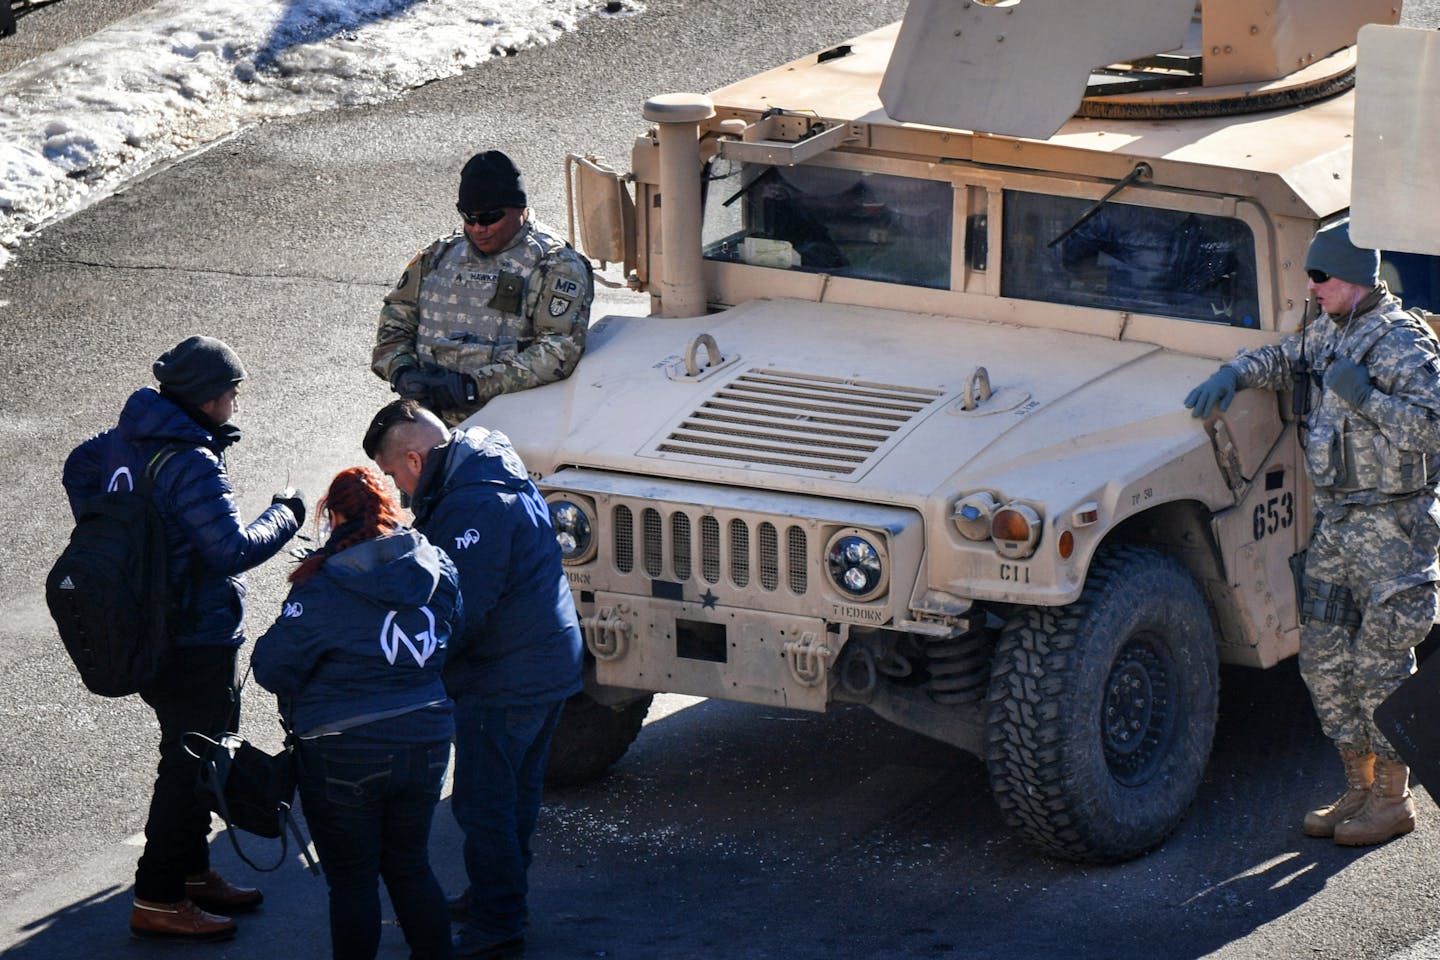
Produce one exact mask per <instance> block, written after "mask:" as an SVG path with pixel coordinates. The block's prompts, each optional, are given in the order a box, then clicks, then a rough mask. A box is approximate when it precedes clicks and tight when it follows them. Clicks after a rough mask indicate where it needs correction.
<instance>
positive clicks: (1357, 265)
mask: <svg viewBox="0 0 1440 960" xmlns="http://www.w3.org/2000/svg"><path fill="white" fill-rule="evenodd" d="M1305 269H1306V270H1323V271H1325V272H1326V273H1328V274H1330V276H1332V277H1339V278H1340V279H1341V280H1344V281H1346V282H1348V283H1353V284H1356V285H1357V286H1361V287H1373V286H1375V284H1377V283H1379V282H1380V251H1379V250H1365V249H1362V248H1360V247H1357V246H1355V245H1354V244H1353V243H1351V242H1350V221H1349V219H1345V220H1341V221H1339V222H1338V223H1332V224H1330V226H1328V227H1325V228H1323V229H1321V230H1319V231H1318V232H1317V233H1316V234H1315V239H1313V240H1311V241H1310V252H1309V253H1307V254H1306V255H1305Z"/></svg>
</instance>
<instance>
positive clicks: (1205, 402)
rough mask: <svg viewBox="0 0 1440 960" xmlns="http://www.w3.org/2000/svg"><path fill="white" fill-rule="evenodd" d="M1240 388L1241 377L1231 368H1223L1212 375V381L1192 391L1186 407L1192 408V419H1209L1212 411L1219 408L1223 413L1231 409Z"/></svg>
mask: <svg viewBox="0 0 1440 960" xmlns="http://www.w3.org/2000/svg"><path fill="white" fill-rule="evenodd" d="M1239 387H1240V375H1239V374H1237V373H1236V372H1235V371H1234V370H1232V369H1230V368H1229V367H1221V368H1220V369H1219V370H1216V371H1215V372H1214V373H1212V374H1210V379H1209V380H1206V381H1205V382H1204V383H1202V384H1200V386H1198V387H1196V388H1195V389H1194V390H1191V391H1190V393H1189V395H1188V396H1186V397H1185V406H1187V407H1189V408H1190V416H1192V417H1208V416H1210V411H1211V410H1214V409H1215V408H1217V407H1218V408H1219V409H1220V412H1221V413H1224V412H1225V411H1226V410H1228V409H1230V401H1231V400H1234V399H1235V391H1236V390H1237V389H1239Z"/></svg>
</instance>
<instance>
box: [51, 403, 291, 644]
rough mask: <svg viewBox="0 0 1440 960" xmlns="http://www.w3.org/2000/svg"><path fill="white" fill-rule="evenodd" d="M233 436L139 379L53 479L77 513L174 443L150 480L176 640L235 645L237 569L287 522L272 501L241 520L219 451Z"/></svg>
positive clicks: (241, 587) (287, 534) (239, 599)
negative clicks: (161, 521) (165, 547)
mask: <svg viewBox="0 0 1440 960" xmlns="http://www.w3.org/2000/svg"><path fill="white" fill-rule="evenodd" d="M238 439H239V431H238V430H235V429H234V428H233V427H222V428H220V429H219V430H212V429H209V428H207V427H204V426H202V425H201V424H199V423H197V422H196V421H195V420H194V419H193V418H192V417H191V416H190V415H189V414H187V413H186V412H185V411H184V410H182V409H181V408H180V407H178V406H176V405H175V404H174V403H173V402H171V401H170V400H169V399H168V398H167V397H164V396H161V395H160V393H159V392H157V391H156V390H154V389H152V388H150V387H142V388H141V389H139V390H137V391H135V392H134V393H132V394H131V395H130V399H128V400H126V401H125V407H124V409H123V410H121V412H120V423H119V425H118V426H116V427H115V428H113V429H111V430H106V431H104V432H103V433H100V434H97V435H95V436H93V437H91V438H90V439H89V440H86V441H85V442H84V443H82V444H80V445H79V446H78V447H76V448H75V449H74V450H72V451H71V452H70V456H69V457H68V458H66V460H65V470H64V474H63V476H62V483H63V484H64V485H65V493H66V494H67V495H68V496H69V498H70V509H71V510H72V511H73V512H74V513H75V515H76V516H77V518H78V516H79V514H80V507H81V506H82V505H83V504H84V502H85V501H86V500H88V499H89V498H91V497H93V496H96V495H97V494H101V493H105V492H106V491H108V490H132V489H134V486H135V483H134V481H135V478H137V477H139V476H141V475H143V474H144V472H145V468H146V466H147V465H148V464H149V463H150V461H151V459H152V458H154V456H155V455H156V454H157V453H158V452H159V451H160V450H161V449H162V448H163V447H165V446H167V445H172V446H175V447H177V448H179V449H178V452H176V453H175V454H174V456H172V457H171V458H170V459H169V460H168V461H167V462H166V463H165V465H164V466H163V468H162V469H161V470H160V472H159V473H158V474H157V475H156V477H155V480H154V483H153V485H152V492H153V499H154V502H155V505H156V507H158V508H159V510H160V514H161V516H163V517H164V518H165V536H166V539H167V540H168V542H169V544H170V564H169V570H168V576H169V580H170V589H171V595H172V596H174V597H175V598H176V605H177V609H178V610H179V616H178V618H177V620H178V622H177V623H176V625H175V627H174V639H175V643H176V645H177V646H202V645H214V646H231V647H238V646H239V645H240V644H241V643H242V642H243V641H244V636H243V634H242V633H241V626H242V623H243V621H244V617H245V578H244V576H243V574H244V571H246V570H249V569H251V568H252V567H258V566H259V565H260V564H262V563H264V562H265V561H266V560H269V559H270V558H271V557H273V556H274V555H275V554H276V553H278V552H279V551H280V548H281V547H283V546H285V543H286V542H287V541H288V540H289V539H290V538H291V537H292V536H294V534H295V530H296V529H297V524H296V522H295V516H294V514H292V513H291V512H290V508H289V507H286V506H283V505H281V504H272V505H271V506H270V507H269V508H268V509H267V510H266V511H265V512H264V513H262V514H260V516H259V517H257V518H256V519H255V522H253V523H251V524H249V525H248V526H247V525H246V524H244V523H243V522H241V519H240V513H239V511H238V510H236V509H235V500H234V497H233V496H232V489H231V486H230V478H229V477H228V476H227V475H226V473H225V459H224V452H225V449H226V448H227V447H229V446H230V445H231V444H232V443H234V442H235V441H236V440H238Z"/></svg>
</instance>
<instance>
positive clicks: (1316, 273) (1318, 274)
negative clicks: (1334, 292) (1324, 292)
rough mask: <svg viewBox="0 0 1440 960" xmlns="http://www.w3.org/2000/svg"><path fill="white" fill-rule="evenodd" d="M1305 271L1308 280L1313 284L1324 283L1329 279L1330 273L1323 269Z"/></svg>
mask: <svg viewBox="0 0 1440 960" xmlns="http://www.w3.org/2000/svg"><path fill="white" fill-rule="evenodd" d="M1305 273H1306V274H1307V275H1308V276H1309V277H1310V282H1311V283H1315V284H1320V283H1324V282H1325V281H1326V280H1329V279H1330V274H1328V273H1326V272H1325V271H1324V270H1306V271H1305Z"/></svg>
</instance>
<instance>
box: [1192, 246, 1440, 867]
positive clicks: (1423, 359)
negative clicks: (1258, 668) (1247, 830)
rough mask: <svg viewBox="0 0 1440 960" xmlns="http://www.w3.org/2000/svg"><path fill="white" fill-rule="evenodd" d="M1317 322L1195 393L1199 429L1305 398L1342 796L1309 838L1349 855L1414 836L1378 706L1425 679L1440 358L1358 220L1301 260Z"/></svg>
mask: <svg viewBox="0 0 1440 960" xmlns="http://www.w3.org/2000/svg"><path fill="white" fill-rule="evenodd" d="M1305 271H1306V273H1307V274H1308V275H1309V290H1310V294H1311V296H1313V297H1314V298H1315V300H1316V302H1318V303H1319V305H1320V309H1321V311H1322V313H1321V315H1320V316H1319V317H1318V318H1317V319H1316V320H1315V321H1313V322H1312V323H1310V324H1309V326H1308V329H1306V330H1304V331H1303V332H1302V333H1292V334H1290V335H1289V336H1287V337H1286V338H1285V339H1283V340H1281V341H1280V342H1279V343H1276V344H1271V345H1269V346H1264V347H1260V348H1258V349H1255V350H1250V351H1247V352H1245V353H1242V354H1241V355H1240V356H1238V357H1236V358H1235V359H1233V360H1231V361H1229V362H1228V363H1225V364H1224V365H1222V366H1221V367H1220V369H1219V370H1217V371H1216V372H1215V373H1214V374H1213V375H1212V376H1211V377H1210V378H1209V379H1208V380H1206V381H1205V382H1204V383H1202V384H1201V385H1200V386H1198V387H1196V388H1195V389H1194V390H1191V391H1190V394H1189V396H1187V397H1186V398H1185V405H1186V406H1187V407H1190V408H1191V409H1192V413H1193V415H1194V416H1197V417H1206V416H1209V415H1210V413H1211V411H1212V410H1215V409H1218V410H1219V411H1220V412H1224V410H1225V409H1226V408H1227V407H1228V406H1229V405H1230V401H1231V399H1232V398H1233V397H1234V396H1235V392H1236V391H1237V390H1241V389H1245V388H1257V389H1263V390H1288V389H1291V388H1292V386H1293V385H1294V384H1295V383H1296V382H1297V381H1296V378H1297V375H1298V376H1299V378H1300V381H1299V382H1301V383H1303V385H1304V389H1305V391H1306V397H1304V398H1303V399H1304V400H1305V408H1306V412H1305V413H1304V414H1303V416H1302V419H1301V420H1300V423H1299V431H1300V445H1301V447H1302V448H1303V449H1304V451H1305V465H1306V468H1307V470H1308V471H1309V473H1310V478H1311V480H1312V481H1313V483H1314V507H1315V512H1316V521H1315V529H1314V531H1313V532H1312V534H1311V536H1310V547H1309V550H1308V552H1307V555H1306V560H1305V577H1304V597H1303V603H1302V608H1301V635H1300V674H1301V676H1302V677H1304V679H1305V684H1306V686H1307V687H1309V689H1310V698H1311V700H1313V701H1314V703H1315V712H1316V713H1317V714H1318V715H1319V717H1320V725H1321V727H1322V728H1323V729H1324V731H1325V735H1326V736H1328V737H1329V738H1330V739H1331V740H1332V741H1334V743H1335V746H1336V747H1337V748H1338V749H1339V752H1340V758H1341V761H1342V762H1343V763H1344V765H1345V776H1346V781H1347V784H1348V789H1347V790H1346V791H1345V793H1344V794H1343V795H1342V796H1341V797H1340V798H1339V799H1338V800H1336V801H1335V802H1334V803H1330V804H1326V805H1325V806H1323V807H1320V808H1318V809H1316V810H1312V811H1311V812H1310V813H1309V814H1307V815H1306V817H1305V820H1304V824H1303V830H1304V832H1305V833H1306V834H1307V835H1309V836H1312V837H1328V838H1332V839H1333V840H1334V841H1335V842H1336V843H1338V844H1341V845H1342V846H1363V845H1367V844H1374V843H1383V842H1384V841H1386V840H1389V839H1391V838H1392V837H1397V836H1400V835H1402V834H1405V833H1409V832H1410V831H1411V830H1413V829H1414V828H1415V804H1414V801H1413V800H1411V797H1410V789H1409V778H1410V768H1409V767H1407V766H1406V765H1405V763H1404V762H1403V761H1402V760H1401V759H1400V755H1399V754H1398V753H1396V752H1395V749H1394V748H1393V747H1392V746H1391V745H1390V743H1389V742H1388V741H1387V740H1386V739H1385V736H1384V734H1383V733H1381V731H1380V728H1379V727H1378V726H1376V724H1375V719H1374V714H1375V708H1376V707H1377V706H1378V705H1379V704H1380V702H1381V701H1383V700H1384V699H1385V698H1386V697H1388V696H1389V695H1390V694H1391V693H1392V692H1393V691H1394V690H1395V688H1396V687H1398V686H1400V684H1401V683H1403V682H1404V681H1405V678H1406V677H1408V676H1409V675H1410V674H1411V673H1412V672H1414V670H1415V649H1414V648H1415V646H1416V645H1417V644H1418V643H1420V642H1421V641H1422V640H1424V639H1425V635H1426V634H1427V633H1428V632H1429V630H1430V626H1431V624H1432V623H1433V621H1434V619H1435V613H1436V601H1437V594H1436V581H1437V580H1440V562H1437V559H1436V548H1437V546H1440V525H1437V521H1440V500H1437V483H1440V477H1437V476H1436V469H1435V467H1436V463H1437V462H1440V457H1437V454H1440V344H1437V342H1436V339H1435V334H1434V333H1433V332H1431V330H1430V328H1429V327H1428V326H1426V325H1425V324H1423V323H1421V322H1420V321H1418V320H1417V319H1416V318H1415V317H1413V316H1411V315H1410V314H1408V313H1406V312H1405V311H1403V310H1401V308H1400V301H1399V300H1398V299H1396V298H1395V297H1394V296H1393V295H1392V294H1391V293H1390V290H1389V288H1387V287H1386V285H1385V283H1384V281H1382V280H1381V279H1380V253H1379V251H1378V250H1369V249H1362V248H1360V247H1356V246H1355V245H1354V244H1353V243H1351V242H1350V230H1349V221H1348V220H1341V221H1338V222H1336V223H1333V224H1331V225H1329V226H1327V227H1324V228H1323V229H1321V230H1320V231H1318V232H1317V233H1316V234H1315V237H1314V239H1313V240H1311V242H1310V249H1309V251H1308V253H1307V254H1306V257H1305Z"/></svg>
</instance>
